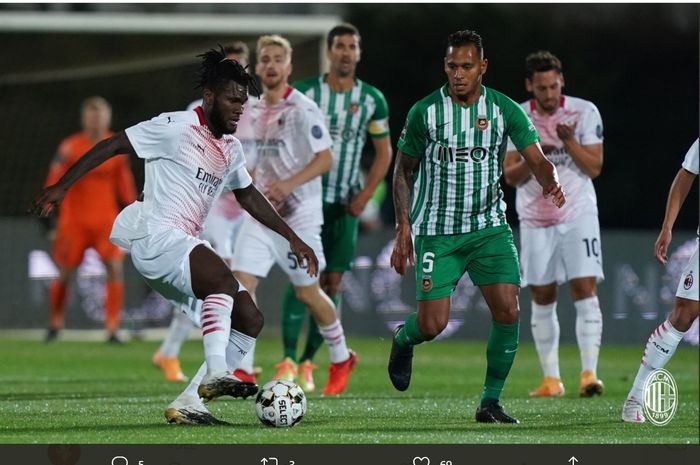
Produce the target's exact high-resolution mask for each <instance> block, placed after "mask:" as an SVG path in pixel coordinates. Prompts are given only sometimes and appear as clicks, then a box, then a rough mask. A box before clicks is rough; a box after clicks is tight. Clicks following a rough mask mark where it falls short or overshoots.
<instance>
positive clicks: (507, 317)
mask: <svg viewBox="0 0 700 465" xmlns="http://www.w3.org/2000/svg"><path fill="white" fill-rule="evenodd" d="M492 314H493V319H494V320H495V321H496V322H498V323H501V324H505V325H512V324H514V323H517V322H518V320H519V319H520V308H519V307H518V304H517V302H511V303H508V304H505V305H503V306H501V307H500V308H496V309H493V311H492Z"/></svg>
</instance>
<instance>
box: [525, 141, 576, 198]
mask: <svg viewBox="0 0 700 465" xmlns="http://www.w3.org/2000/svg"><path fill="white" fill-rule="evenodd" d="M520 154H521V155H522V156H523V158H525V162H526V163H527V166H528V167H529V168H530V171H532V174H533V175H534V176H535V179H537V182H538V183H539V184H540V186H542V195H543V196H544V197H551V198H552V203H553V204H554V205H556V206H557V207H559V208H561V206H562V205H564V203H565V202H566V197H565V196H564V191H563V190H562V188H561V185H560V184H559V175H558V174H557V169H556V168H555V167H554V165H553V164H552V162H550V161H549V160H547V157H545V156H544V153H542V147H540V143H539V142H535V143H534V144H530V145H527V146H525V147H523V148H522V149H521V150H520Z"/></svg>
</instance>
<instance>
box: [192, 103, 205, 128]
mask: <svg viewBox="0 0 700 465" xmlns="http://www.w3.org/2000/svg"><path fill="white" fill-rule="evenodd" d="M194 112H195V113H197V118H199V124H200V126H206V125H207V120H205V119H204V110H202V107H201V106H199V107H197V108H195V109H194Z"/></svg>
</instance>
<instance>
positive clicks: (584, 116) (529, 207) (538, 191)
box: [508, 95, 603, 228]
mask: <svg viewBox="0 0 700 465" xmlns="http://www.w3.org/2000/svg"><path fill="white" fill-rule="evenodd" d="M520 105H521V106H522V107H523V109H524V110H525V112H526V113H527V115H528V116H529V117H530V119H531V120H532V123H533V124H534V125H535V128H536V129H537V132H538V133H539V135H540V145H542V147H543V149H547V147H548V146H549V147H551V148H552V150H551V151H550V152H549V153H546V154H545V155H546V156H547V159H549V161H551V162H552V163H553V164H554V166H556V168H557V172H558V173H559V183H560V184H561V185H562V187H563V189H564V192H565V193H566V203H565V204H564V206H563V207H561V208H557V207H556V206H555V205H554V204H553V203H552V201H551V200H550V199H548V198H544V197H542V187H541V186H540V185H539V184H538V183H537V180H536V179H535V178H534V176H532V177H530V179H528V180H527V181H526V182H525V183H524V184H522V185H520V186H518V188H517V189H516V199H515V209H516V211H517V212H518V217H519V219H520V225H521V226H525V227H533V228H541V227H547V226H552V225H555V224H561V223H567V222H570V221H573V220H574V219H576V218H578V217H579V216H581V215H584V214H591V213H592V214H595V215H597V214H598V201H597V198H596V194H595V189H594V187H593V181H592V180H591V178H590V177H589V176H588V175H587V174H586V173H584V172H583V171H581V169H580V168H579V167H578V166H576V164H575V163H574V161H573V159H572V158H571V155H570V154H569V152H567V151H566V148H565V147H564V143H563V142H562V141H561V139H559V136H557V124H559V123H566V124H571V123H576V129H575V134H574V137H575V138H576V140H577V141H578V143H579V144H581V145H594V144H602V143H603V121H602V119H601V117H600V112H598V108H596V106H595V105H594V104H593V103H591V102H589V101H587V100H583V99H580V98H576V97H570V96H568V95H566V96H565V95H562V97H561V99H560V101H559V109H558V110H557V111H556V112H555V113H554V114H552V115H541V114H540V113H538V112H537V110H536V106H535V100H534V99H531V100H528V101H526V102H523V103H521V104H520ZM508 150H509V151H510V150H515V147H514V146H513V145H512V143H511V142H510V141H509V143H508Z"/></svg>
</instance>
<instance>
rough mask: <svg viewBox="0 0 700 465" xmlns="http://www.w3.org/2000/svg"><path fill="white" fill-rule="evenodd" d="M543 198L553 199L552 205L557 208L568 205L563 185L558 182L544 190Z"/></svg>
mask: <svg viewBox="0 0 700 465" xmlns="http://www.w3.org/2000/svg"><path fill="white" fill-rule="evenodd" d="M542 196H543V197H545V198H546V197H551V198H552V203H553V204H554V205H556V206H557V207H559V208H561V207H562V206H563V205H564V204H565V203H566V195H564V189H562V187H561V184H559V183H558V182H553V183H552V184H550V185H548V186H545V187H543V188H542Z"/></svg>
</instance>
